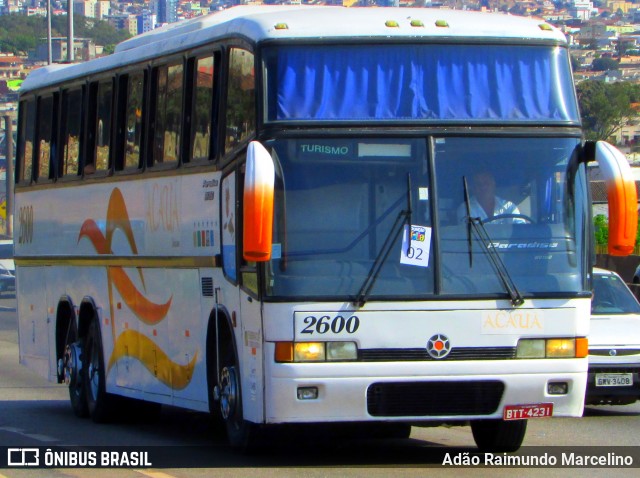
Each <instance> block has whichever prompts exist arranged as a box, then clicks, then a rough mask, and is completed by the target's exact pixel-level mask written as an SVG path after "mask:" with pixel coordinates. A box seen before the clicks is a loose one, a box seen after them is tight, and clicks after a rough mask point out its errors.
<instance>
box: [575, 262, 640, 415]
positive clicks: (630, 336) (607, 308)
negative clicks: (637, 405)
mask: <svg viewBox="0 0 640 478" xmlns="http://www.w3.org/2000/svg"><path fill="white" fill-rule="evenodd" d="M638 399H640V303H638V300H637V299H636V297H635V296H634V295H633V292H631V290H630V289H629V287H627V285H626V284H625V283H624V281H623V280H622V279H621V278H620V276H619V275H618V274H616V273H615V272H611V271H606V270H603V269H594V271H593V298H592V300H591V331H590V332H589V380H588V382H587V396H586V400H585V403H586V404H587V405H601V404H609V405H628V404H631V403H634V402H635V401H636V400H638Z"/></svg>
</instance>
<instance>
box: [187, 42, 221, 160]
mask: <svg viewBox="0 0 640 478" xmlns="http://www.w3.org/2000/svg"><path fill="white" fill-rule="evenodd" d="M218 57H219V55H217V54H216V55H211V56H206V57H202V58H198V59H197V60H196V61H195V62H194V63H195V65H194V68H195V73H194V87H193V103H192V105H193V106H192V112H193V113H192V118H193V119H192V121H191V142H190V143H191V151H190V153H191V154H190V159H191V161H201V160H207V159H209V158H213V157H215V127H214V124H213V118H215V117H216V115H215V113H214V112H215V111H216V108H215V105H214V100H215V95H214V91H215V84H216V78H215V75H216V73H217V70H218V69H217V66H216V63H217V61H216V60H217V58H218Z"/></svg>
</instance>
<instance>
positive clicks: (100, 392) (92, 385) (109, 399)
mask: <svg viewBox="0 0 640 478" xmlns="http://www.w3.org/2000/svg"><path fill="white" fill-rule="evenodd" d="M83 357H84V358H83V361H82V375H83V376H82V381H83V383H84V387H85V395H86V399H87V407H88V409H89V416H91V419H92V420H93V421H94V422H96V423H105V422H108V421H111V419H112V417H113V402H114V399H115V397H114V396H113V395H110V394H108V393H107V387H106V377H105V374H106V370H105V366H104V356H103V349H102V336H101V334H100V324H99V323H98V319H97V318H95V317H94V318H93V320H92V321H91V324H89V331H88V333H87V336H86V338H85V342H84V353H83Z"/></svg>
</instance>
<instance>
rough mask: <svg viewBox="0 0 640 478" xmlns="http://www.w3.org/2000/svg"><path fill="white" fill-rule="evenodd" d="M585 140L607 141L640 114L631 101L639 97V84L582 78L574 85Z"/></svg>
mask: <svg viewBox="0 0 640 478" xmlns="http://www.w3.org/2000/svg"><path fill="white" fill-rule="evenodd" d="M576 91H577V94H578V104H579V107H580V113H581V115H582V124H583V127H584V130H585V136H586V137H587V139H592V140H608V139H609V138H610V137H611V136H613V135H614V134H615V133H617V132H618V131H619V130H620V129H621V128H622V127H623V126H625V125H626V124H627V123H629V122H630V121H632V120H635V119H637V118H638V117H639V116H640V114H639V113H638V111H636V109H634V107H633V106H632V103H635V102H637V101H638V99H639V98H640V86H638V85H634V84H633V83H629V82H625V81H621V82H617V83H603V82H601V81H584V82H582V83H580V84H578V86H577V87H576Z"/></svg>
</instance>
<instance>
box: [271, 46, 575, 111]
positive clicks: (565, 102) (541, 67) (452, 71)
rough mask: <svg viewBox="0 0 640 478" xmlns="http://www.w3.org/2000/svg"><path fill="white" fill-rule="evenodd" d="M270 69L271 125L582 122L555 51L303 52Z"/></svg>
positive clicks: (290, 52)
mask: <svg viewBox="0 0 640 478" xmlns="http://www.w3.org/2000/svg"><path fill="white" fill-rule="evenodd" d="M272 60H275V61H276V62H277V65H273V64H269V65H268V71H269V75H270V78H269V82H268V84H269V99H268V119H269V120H270V121H282V120H307V121H335V120H365V121H366V120H394V119H397V120H434V121H437V120H446V121H474V120H476V121H484V122H486V121H490V122H504V121H508V122H513V121H515V122H528V121H553V122H557V121H562V122H564V121H569V122H578V110H577V106H576V98H575V95H574V93H573V85H572V80H571V72H570V69H569V61H568V59H567V52H566V50H564V49H562V48H559V47H548V46H544V47H543V46H534V47H525V46H507V45H500V46H491V45H387V46H381V45H367V46H366V47H358V46H337V45H331V46H309V45H307V46H294V47H280V48H279V50H278V53H277V54H275V55H273V57H272ZM274 75H277V78H274Z"/></svg>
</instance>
